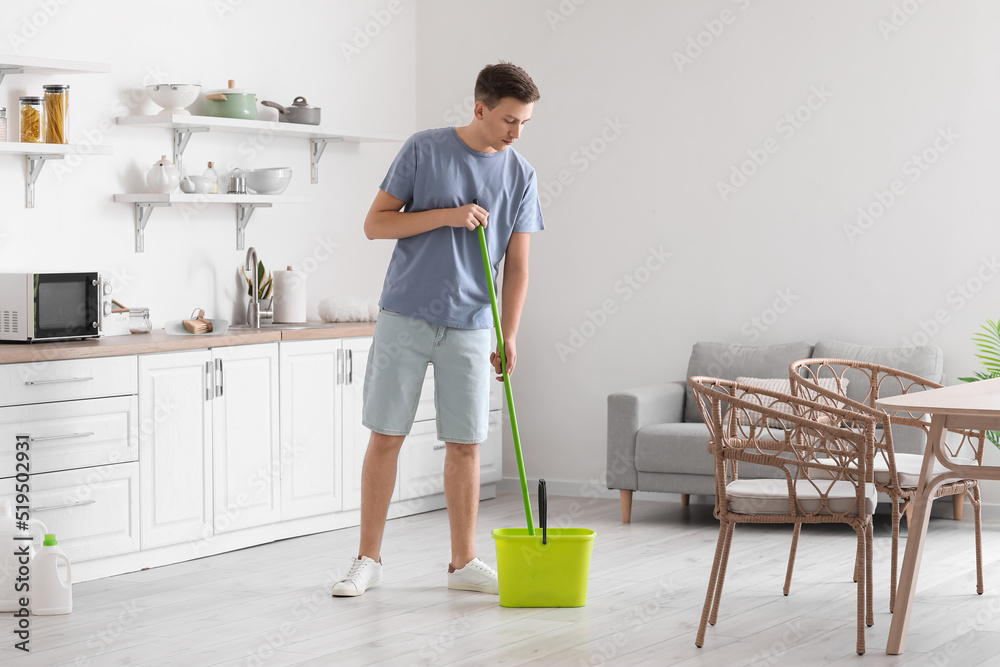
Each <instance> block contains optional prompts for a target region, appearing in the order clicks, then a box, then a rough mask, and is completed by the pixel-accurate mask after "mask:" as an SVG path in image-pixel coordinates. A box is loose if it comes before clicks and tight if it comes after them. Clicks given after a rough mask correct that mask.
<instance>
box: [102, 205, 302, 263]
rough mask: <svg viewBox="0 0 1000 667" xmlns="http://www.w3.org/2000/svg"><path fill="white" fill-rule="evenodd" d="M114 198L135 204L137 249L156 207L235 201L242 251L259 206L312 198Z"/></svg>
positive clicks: (142, 243)
mask: <svg viewBox="0 0 1000 667" xmlns="http://www.w3.org/2000/svg"><path fill="white" fill-rule="evenodd" d="M115 201H116V202H121V203H125V204H132V205H133V207H134V209H135V211H134V217H135V251H136V252H143V251H144V250H145V233H146V223H148V222H149V216H150V215H151V214H152V212H153V209H154V208H159V207H162V206H168V207H169V206H172V205H173V204H193V205H195V206H198V205H205V204H235V205H236V249H237V250H243V247H244V245H245V244H244V239H245V238H246V228H247V223H249V222H250V216H252V215H253V212H254V211H255V210H256V209H258V208H271V206H272V205H273V204H307V203H309V202H310V201H312V198H311V197H301V196H297V195H229V194H226V195H207V194H186V193H170V194H157V193H153V192H140V193H129V194H120V195H115Z"/></svg>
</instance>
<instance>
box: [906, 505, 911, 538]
mask: <svg viewBox="0 0 1000 667" xmlns="http://www.w3.org/2000/svg"><path fill="white" fill-rule="evenodd" d="M905 509H906V532H907V533H909V532H910V526H911V525H912V524H913V503H912V502H911V503H906V508H905Z"/></svg>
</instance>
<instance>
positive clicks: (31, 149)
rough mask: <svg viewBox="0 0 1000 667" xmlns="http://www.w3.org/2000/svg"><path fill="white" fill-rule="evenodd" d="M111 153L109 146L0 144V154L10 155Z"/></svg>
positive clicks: (9, 142)
mask: <svg viewBox="0 0 1000 667" xmlns="http://www.w3.org/2000/svg"><path fill="white" fill-rule="evenodd" d="M113 152H114V150H113V149H112V148H111V146H94V145H93V144H34V143H21V142H17V141H8V142H6V143H0V154H4V153H6V154H10V155H111V154H112V153H113Z"/></svg>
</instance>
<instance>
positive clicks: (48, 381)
mask: <svg viewBox="0 0 1000 667" xmlns="http://www.w3.org/2000/svg"><path fill="white" fill-rule="evenodd" d="M93 379H94V378H92V377H81V378H57V379H55V380H29V381H28V382H25V383H24V384H26V385H27V386H29V387H30V386H31V385H35V384H61V383H63V382H89V381H90V380H93Z"/></svg>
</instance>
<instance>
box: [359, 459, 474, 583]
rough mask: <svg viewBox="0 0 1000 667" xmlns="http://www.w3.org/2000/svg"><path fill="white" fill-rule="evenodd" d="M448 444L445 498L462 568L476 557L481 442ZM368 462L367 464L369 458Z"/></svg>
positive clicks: (454, 557)
mask: <svg viewBox="0 0 1000 667" xmlns="http://www.w3.org/2000/svg"><path fill="white" fill-rule="evenodd" d="M447 446H448V450H447V453H446V454H445V459H444V498H445V502H447V503H448V522H449V523H450V524H451V564H452V565H453V566H454V567H455V568H456V569H459V570H460V569H462V568H463V567H465V566H466V565H467V564H468V563H469V561H471V560H472V559H473V558H475V557H476V517H477V516H478V515H479V445H464V444H460V443H456V442H449V443H447ZM366 459H367V457H366ZM365 465H366V467H367V460H366V463H365ZM391 493H392V491H391V489H390V494H391ZM386 505H388V503H386ZM362 520H364V517H362ZM366 555H367V554H366Z"/></svg>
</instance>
